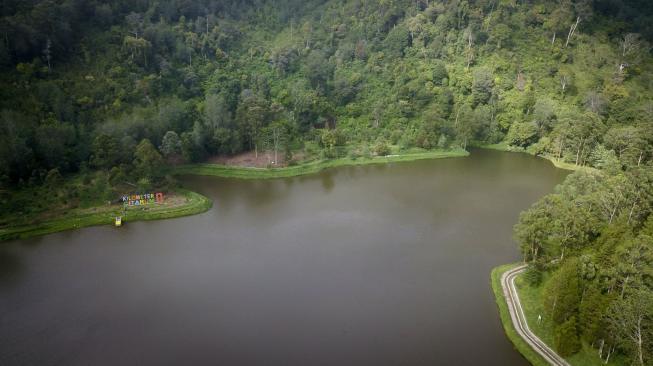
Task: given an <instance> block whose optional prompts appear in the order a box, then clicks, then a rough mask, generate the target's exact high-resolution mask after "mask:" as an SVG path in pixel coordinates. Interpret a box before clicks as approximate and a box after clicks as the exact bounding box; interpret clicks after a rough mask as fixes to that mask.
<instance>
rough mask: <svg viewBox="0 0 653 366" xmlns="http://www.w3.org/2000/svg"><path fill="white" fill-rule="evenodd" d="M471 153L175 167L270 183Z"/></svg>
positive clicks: (188, 172) (183, 171)
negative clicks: (285, 164) (270, 165)
mask: <svg viewBox="0 0 653 366" xmlns="http://www.w3.org/2000/svg"><path fill="white" fill-rule="evenodd" d="M468 155H469V153H468V152H467V151H465V150H462V149H456V150H438V151H424V152H418V153H409V154H397V155H388V156H379V157H369V158H365V157H361V158H357V159H352V158H340V159H332V160H321V161H314V162H309V163H303V164H299V165H295V166H289V167H284V168H269V169H268V168H247V167H238V166H227V165H219V164H189V165H182V166H179V167H176V168H175V169H174V170H173V174H175V175H209V176H217V177H225V178H239V179H270V178H288V177H295V176H299V175H306V174H313V173H317V172H319V171H321V170H324V169H328V168H334V167H339V166H351V165H367V164H382V163H391V162H400V161H413V160H422V159H436V158H450V157H463V156H468Z"/></svg>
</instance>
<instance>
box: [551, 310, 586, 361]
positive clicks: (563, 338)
mask: <svg viewBox="0 0 653 366" xmlns="http://www.w3.org/2000/svg"><path fill="white" fill-rule="evenodd" d="M576 327H577V326H576V318H575V317H571V318H569V319H568V320H566V321H565V322H564V323H562V324H560V325H558V326H556V328H555V332H554V342H555V349H556V351H558V354H559V355H560V356H563V357H568V356H571V355H574V354H576V353H578V351H580V349H581V343H580V339H579V337H578V330H577V328H576Z"/></svg>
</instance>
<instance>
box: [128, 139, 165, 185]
mask: <svg viewBox="0 0 653 366" xmlns="http://www.w3.org/2000/svg"><path fill="white" fill-rule="evenodd" d="M162 168H163V158H162V157H161V154H159V152H158V151H157V150H156V148H155V147H154V145H152V143H151V142H150V140H148V139H143V140H142V141H141V142H140V143H139V144H138V146H136V151H135V152H134V169H135V170H136V174H137V175H138V176H139V177H141V178H146V179H148V180H154V179H156V178H159V177H160V176H161V173H162V171H161V170H162Z"/></svg>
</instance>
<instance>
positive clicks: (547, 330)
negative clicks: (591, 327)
mask: <svg viewBox="0 0 653 366" xmlns="http://www.w3.org/2000/svg"><path fill="white" fill-rule="evenodd" d="M548 278H549V276H546V275H545V277H544V281H543V284H541V285H540V286H538V287H533V286H529V285H528V284H526V283H525V282H524V280H523V278H522V277H521V276H519V277H517V279H516V281H515V285H516V287H517V292H518V294H519V299H520V300H521V303H522V307H523V309H524V315H525V316H526V320H527V321H528V326H529V328H530V329H531V331H532V332H533V333H535V335H537V336H538V337H539V338H540V339H541V340H542V341H544V343H546V344H548V345H549V347H551V348H553V347H552V345H553V323H552V322H551V321H549V320H548V319H547V317H546V316H545V314H546V312H545V311H544V306H543V305H542V304H543V301H542V296H543V294H542V292H543V288H544V282H546V280H547V279H548ZM539 314H541V315H542V318H543V320H542V322H541V323H540V324H538V323H537V316H538V315H539ZM566 360H567V362H569V364H571V365H573V366H590V365H603V361H602V360H601V359H600V358H599V356H598V350H596V349H593V348H592V347H591V346H590V345H588V344H587V343H585V342H583V348H582V349H581V350H580V352H578V353H576V354H575V355H573V356H570V357H567V358H566ZM626 364H627V362H626V360H624V359H622V358H620V357H619V355H617V354H615V355H613V356H611V357H610V362H609V363H608V365H626Z"/></svg>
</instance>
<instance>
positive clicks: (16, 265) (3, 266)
mask: <svg viewBox="0 0 653 366" xmlns="http://www.w3.org/2000/svg"><path fill="white" fill-rule="evenodd" d="M24 271H25V264H24V262H23V260H22V259H21V257H20V255H19V254H18V253H16V252H15V249H13V248H10V247H9V245H2V246H0V284H12V283H16V282H18V280H19V277H20V274H21V273H23V272H24Z"/></svg>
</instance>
